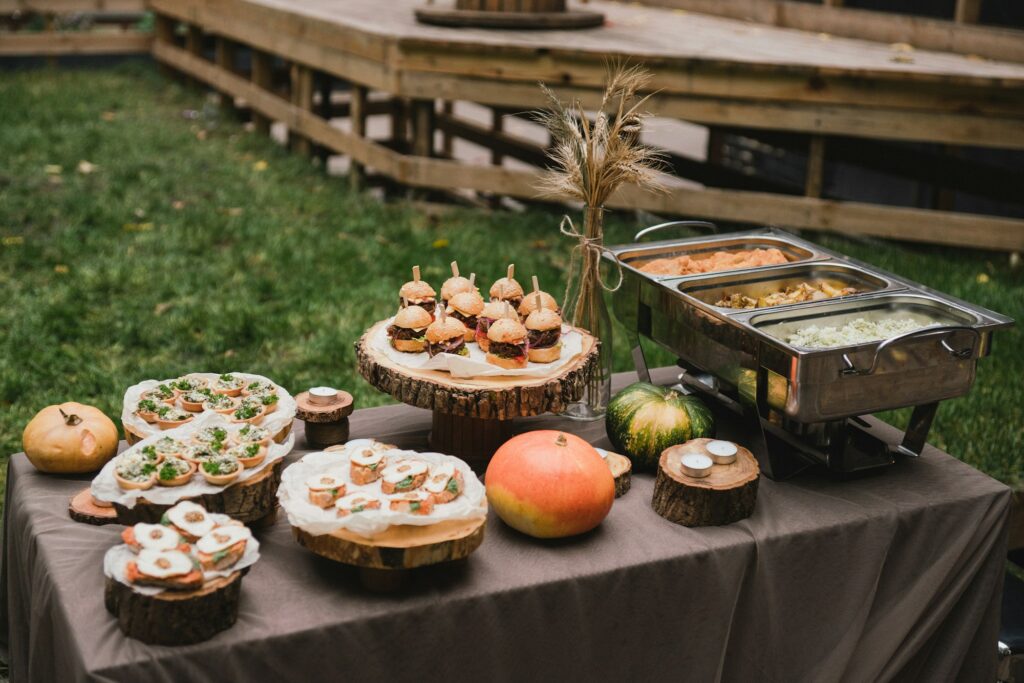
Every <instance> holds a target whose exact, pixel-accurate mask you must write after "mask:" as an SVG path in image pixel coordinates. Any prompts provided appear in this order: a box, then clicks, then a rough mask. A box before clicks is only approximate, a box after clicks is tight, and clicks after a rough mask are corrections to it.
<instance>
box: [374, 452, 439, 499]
mask: <svg viewBox="0 0 1024 683" xmlns="http://www.w3.org/2000/svg"><path fill="white" fill-rule="evenodd" d="M427 471H428V468H427V464H426V463H425V462H422V461H420V460H399V461H398V462H396V463H392V464H391V465H388V466H387V467H385V468H384V470H383V471H382V472H381V482H380V490H381V491H383V492H384V493H389V494H390V493H406V492H408V491H414V490H416V489H418V488H419V487H421V486H423V482H424V481H426V479H427Z"/></svg>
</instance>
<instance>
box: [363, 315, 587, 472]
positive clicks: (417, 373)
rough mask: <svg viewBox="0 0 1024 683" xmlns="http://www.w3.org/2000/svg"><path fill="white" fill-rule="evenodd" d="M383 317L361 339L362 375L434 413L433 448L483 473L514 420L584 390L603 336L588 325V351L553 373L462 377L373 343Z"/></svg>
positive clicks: (576, 396) (573, 397)
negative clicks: (396, 356)
mask: <svg viewBox="0 0 1024 683" xmlns="http://www.w3.org/2000/svg"><path fill="white" fill-rule="evenodd" d="M386 324H387V321H381V322H379V323H377V324H376V325H374V326H373V327H371V328H370V329H369V330H367V331H366V333H365V334H364V335H363V336H362V337H360V338H359V340H358V341H357V342H356V344H355V347H356V360H357V362H358V366H359V374H361V375H362V376H363V378H364V379H365V380H366V381H367V382H369V383H370V384H371V385H372V386H374V387H375V388H377V389H378V390H380V391H383V392H384V393H386V394H391V396H393V397H395V398H396V399H398V400H399V401H402V402H403V403H408V404H409V405H411V406H415V407H417V408H426V409H427V410H431V411H433V413H434V418H433V428H432V429H431V432H430V447H431V448H432V449H433V450H435V451H438V452H440V453H447V454H449V455H454V456H457V457H459V458H462V459H463V460H465V461H466V463H468V464H469V466H470V467H471V468H472V469H473V471H474V472H476V473H477V474H483V472H484V471H485V470H486V469H487V463H488V462H489V461H490V459H491V456H492V455H494V451H496V450H497V449H498V447H499V446H501V444H503V443H504V442H505V441H507V440H508V439H509V438H510V437H511V436H512V433H513V432H512V419H513V418H516V417H530V416H532V415H540V414H542V413H547V412H558V411H560V410H562V409H563V408H564V407H565V406H566V405H568V404H569V403H572V402H573V401H577V400H579V398H580V397H581V396H582V395H583V389H584V387H585V384H586V381H587V378H588V377H589V376H590V373H592V372H594V370H595V368H596V366H597V349H598V343H597V340H596V339H595V338H594V337H592V336H591V335H590V334H588V333H587V332H585V331H583V330H577V331H578V332H579V333H580V334H582V335H583V350H582V351H581V353H580V354H579V355H578V356H576V357H575V358H574V359H572V360H571V361H570V362H569V363H567V364H566V365H564V366H562V368H561V369H560V370H559V371H558V373H557V374H555V375H553V376H551V377H542V378H537V377H481V378H475V379H473V378H471V379H456V378H454V377H452V376H451V374H449V373H447V372H442V371H440V370H416V369H411V368H407V367H403V366H401V365H399V364H398V363H395V362H394V361H392V360H391V359H390V358H388V357H387V355H386V354H385V353H383V352H382V351H379V350H377V349H375V348H373V345H372V343H371V342H370V340H371V339H372V338H373V337H374V335H375V334H377V332H378V330H379V329H380V328H382V327H385V326H386Z"/></svg>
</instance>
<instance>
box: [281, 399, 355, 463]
mask: <svg viewBox="0 0 1024 683" xmlns="http://www.w3.org/2000/svg"><path fill="white" fill-rule="evenodd" d="M330 391H334V390H333V389H330V390H328V389H327V387H314V388H313V389H310V390H309V391H303V392H302V393H301V394H299V395H298V396H296V397H295V405H296V409H295V417H297V418H298V419H300V420H302V421H303V422H304V423H305V424H306V428H305V434H306V445H307V446H309V447H310V448H312V449H317V450H319V449H322V448H327V447H328V446H336V445H338V444H343V443H345V442H346V441H348V433H349V426H348V416H349V415H351V414H352V409H353V407H354V402H353V399H352V394H350V393H348V392H347V391H335V393H334V395H333V396H332V395H330V394H329V392H330Z"/></svg>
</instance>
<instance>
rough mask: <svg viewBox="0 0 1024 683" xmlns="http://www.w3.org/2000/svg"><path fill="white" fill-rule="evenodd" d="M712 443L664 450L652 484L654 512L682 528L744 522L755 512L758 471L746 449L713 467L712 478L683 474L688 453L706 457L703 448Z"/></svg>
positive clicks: (700, 441)
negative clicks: (727, 462)
mask: <svg viewBox="0 0 1024 683" xmlns="http://www.w3.org/2000/svg"><path fill="white" fill-rule="evenodd" d="M709 441H713V439H693V440H691V441H687V442H686V443H684V444H681V445H679V446H672V447H670V448H666V449H665V450H664V451H663V452H662V454H661V458H660V459H659V460H658V475H657V478H656V479H655V480H654V498H653V500H652V501H651V506H652V507H653V508H654V510H655V512H657V513H658V514H659V515H661V516H662V517H664V518H665V519H667V520H669V521H670V522H675V523H677V524H682V525H684V526H691V527H693V526H720V525H722V524H732V523H733V522H738V521H739V520H741V519H746V518H747V517H749V516H750V515H751V514H753V512H754V504H755V503H756V501H757V482H758V480H759V479H760V476H761V473H760V468H758V466H757V460H756V459H755V458H754V456H753V455H752V454H751V452H750V451H748V450H747V449H746V448H743V447H742V446H739V445H737V451H738V452H737V454H736V460H735V462H733V463H732V464H729V465H713V466H712V468H711V474H710V475H708V476H707V477H703V478H697V477H691V476H689V475H686V474H683V473H682V471H681V470H680V466H679V465H680V463H679V461H680V458H681V457H682V456H683V455H686V454H688V453H698V454H702V455H706V451H705V450H704V446H705V444H707V443H708V442H709Z"/></svg>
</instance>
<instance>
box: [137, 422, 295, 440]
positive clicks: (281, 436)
mask: <svg viewBox="0 0 1024 683" xmlns="http://www.w3.org/2000/svg"><path fill="white" fill-rule="evenodd" d="M121 426H122V427H124V440H125V441H127V442H128V445H129V446H134V445H135V444H137V443H138V442H140V441H142V440H143V439H144V438H146V437H145V436H143V435H142V434H139V433H138V432H135V431H132V428H131V427H129V426H128V425H126V424H124V422H122V423H121ZM291 433H292V422H289V423H288V424H287V425H286V426H284V427H282V428H281V431H279V432H278V433H277V434H274V441H276V442H277V443H284V440H285V439H287V438H288V435H289V434H291Z"/></svg>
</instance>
